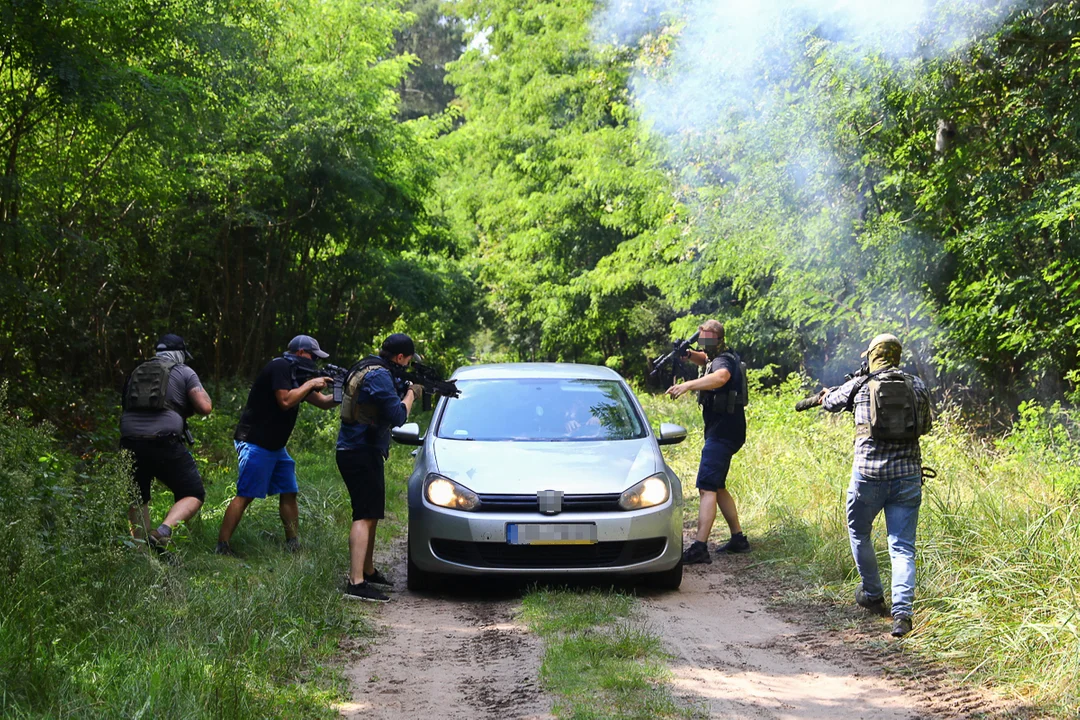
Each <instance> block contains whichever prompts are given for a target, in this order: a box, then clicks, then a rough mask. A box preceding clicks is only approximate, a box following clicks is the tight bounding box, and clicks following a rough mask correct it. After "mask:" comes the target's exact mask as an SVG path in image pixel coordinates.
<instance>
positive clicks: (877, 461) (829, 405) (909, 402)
mask: <svg viewBox="0 0 1080 720" xmlns="http://www.w3.org/2000/svg"><path fill="white" fill-rule="evenodd" d="M900 353H901V347H900V340H898V339H897V338H896V336H894V335H888V334H885V335H878V336H877V337H875V338H874V339H873V340H871V341H870V345H869V347H867V350H866V353H864V355H865V356H866V358H867V361H868V367H869V373H868V374H867V375H863V376H861V377H856V378H852V379H851V380H849V381H847V382H846V383H844V384H843V385H841V386H840V387H838V388H835V389H833V390H830V391H827V392H823V393H822V400H821V405H822V407H823V408H825V410H828V411H829V412H841V411H843V410H847V411H850V412H853V413H854V414H855V428H856V434H855V459H854V462H853V466H852V472H851V485H850V487H849V488H848V493H847V523H848V534H849V536H850V539H851V554H852V556H853V557H854V558H855V567H856V568H857V569H858V571H859V577H861V578H862V582H861V583H859V586H858V587H857V588H856V589H855V602H857V603H858V604H859V605H861V606H862V607H864V608H867V609H868V610H871V611H875V612H879V613H884V611H885V592H884V589H883V588H882V586H881V578H880V576H879V574H878V564H877V555H876V554H875V553H874V546H873V543H872V542H871V539H870V531H871V527H872V525H873V522H874V519H875V518H876V517H877V516H878V514H879V513H881V512H884V514H885V528H886V530H887V532H888V534H889V558H890V560H891V563H892V618H893V628H892V634H893V635H894V636H895V637H902V636H904V635H906V634H908V633H909V632H911V616H912V603H913V601H914V598H915V529H916V526H917V525H918V522H919V506H920V505H921V504H922V455H921V450H920V448H919V439H918V438H919V436H920V435H922V434H924V433H926V432H928V431H929V430H930V428H931V424H932V418H931V412H930V393H929V392H928V391H927V389H926V385H925V384H923V382H922V380H920V379H919V378H918V377H915V376H913V375H908V374H907V373H903V372H901V371H900V369H899V366H900ZM885 386H888V389H887V390H885V391H882V390H881V388H882V387H885ZM890 423H891V426H890V427H886V426H889V425H890ZM883 428H884V429H883ZM897 428H900V429H899V430H898V429H897Z"/></svg>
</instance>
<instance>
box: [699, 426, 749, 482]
mask: <svg viewBox="0 0 1080 720" xmlns="http://www.w3.org/2000/svg"><path fill="white" fill-rule="evenodd" d="M738 451H739V449H738V448H735V447H732V446H731V445H730V444H729V443H728V442H726V441H724V440H720V439H717V438H712V437H706V438H705V446H704V447H702V448H701V464H700V465H698V472H697V488H698V490H706V491H709V492H716V491H717V490H723V489H724V488H725V487H727V476H728V470H730V469H731V458H732V457H734V456H735V453H737V452H738Z"/></svg>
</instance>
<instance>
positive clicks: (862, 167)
mask: <svg viewBox="0 0 1080 720" xmlns="http://www.w3.org/2000/svg"><path fill="white" fill-rule="evenodd" d="M627 4H629V5H635V3H624V4H621V5H618V6H617V7H622V6H624V5H627ZM668 5H669V6H671V12H668V13H654V14H653V16H651V17H647V18H646V21H647V22H644V24H639V26H638V27H636V32H635V33H633V34H631V35H630V36H625V35H617V36H613V37H614V38H615V41H614V42H612V43H608V44H605V43H604V42H599V40H607V37H606V36H603V37H597V36H599V35H602V33H600V32H599V31H596V30H595V29H593V28H590V29H586V27H585V26H586V24H587V23H589V22H590V19H594V20H595V15H594V9H595V8H594V5H593V3H591V2H588V1H587V0H579V1H578V2H572V3H564V2H560V3H555V2H532V3H528V4H526V5H524V6H522V5H521V4H520V3H509V2H501V1H500V0H475V1H474V2H463V3H457V4H455V8H456V10H457V11H458V12H460V13H462V14H463V16H464V17H465V18H466V19H467V26H469V27H472V28H474V29H475V31H476V39H475V40H474V41H473V43H472V45H471V46H470V47H471V49H470V51H469V52H468V53H466V55H465V56H464V57H463V59H462V60H461V61H460V62H458V63H457V64H456V65H455V66H454V68H453V71H452V73H451V80H452V81H453V82H454V83H455V84H456V86H457V88H458V93H459V96H460V103H461V105H462V107H463V108H464V112H465V118H466V122H465V125H464V126H463V127H462V128H460V129H459V130H457V131H455V132H454V133H452V134H451V135H450V136H449V137H447V138H446V139H445V141H444V142H445V147H446V148H447V149H448V151H449V154H450V156H451V158H452V159H453V163H454V164H453V166H452V168H451V170H450V171H449V172H448V173H446V175H445V176H444V180H443V182H442V184H441V186H440V189H441V194H442V196H443V197H444V198H445V199H446V200H447V201H448V202H449V203H450V204H451V206H452V208H453V211H452V217H453V219H454V222H455V227H456V228H458V230H459V233H460V234H462V235H463V236H464V237H465V238H467V239H468V241H470V242H471V244H472V245H471V246H472V247H473V248H474V251H473V252H474V255H475V258H476V259H475V262H476V263H477V265H478V267H479V281H480V283H481V285H482V287H483V288H484V289H485V290H486V292H487V295H486V298H487V302H486V307H487V309H488V321H489V322H490V323H491V324H493V327H494V329H495V330H496V333H497V336H498V337H501V338H504V339H505V341H506V343H507V345H508V348H507V349H508V350H510V351H511V352H512V353H516V354H517V355H518V356H520V357H529V358H534V357H543V358H549V359H555V358H562V359H581V360H588V361H597V360H602V359H604V358H612V356H621V357H616V358H615V359H614V362H613V364H615V365H616V366H619V367H623V368H624V369H630V370H632V369H633V368H635V367H640V366H641V361H642V360H643V358H644V357H645V354H646V353H645V347H644V346H645V345H647V343H648V341H650V340H654V341H655V340H658V339H661V338H664V337H665V336H667V335H668V334H669V333H667V332H664V329H665V326H668V325H669V324H670V334H672V335H683V334H686V333H688V332H689V331H691V330H692V328H693V326H694V325H695V324H696V322H698V320H699V319H700V318H701V317H703V316H709V315H715V316H718V317H720V318H721V319H723V320H724V321H725V322H727V324H728V326H729V330H730V335H731V338H732V340H733V342H734V343H735V344H736V345H737V346H738V347H740V348H741V349H743V350H744V355H746V356H747V357H749V358H750V359H751V360H752V362H755V363H758V364H764V363H768V362H773V363H778V364H780V365H781V366H783V367H786V368H791V369H794V368H798V367H803V368H808V369H810V370H812V371H813V372H815V373H820V374H822V375H824V376H826V377H827V378H828V379H833V378H836V377H837V376H838V375H839V374H840V372H841V371H843V370H848V369H850V367H851V366H852V365H854V364H855V363H856V362H857V359H856V350H857V349H858V348H859V346H861V345H863V343H865V341H866V339H867V338H868V337H869V336H871V335H873V334H876V333H877V332H879V331H884V330H891V331H895V332H897V333H899V334H900V335H901V336H902V337H903V338H904V340H905V341H906V344H907V347H908V348H909V350H910V351H911V357H910V360H911V361H912V363H913V364H914V365H915V367H917V368H918V370H919V371H920V372H921V373H922V374H923V375H924V376H927V377H930V378H931V379H935V378H937V377H938V376H941V378H942V379H943V380H945V381H947V383H948V384H955V383H957V382H959V383H965V384H976V385H979V386H981V387H983V388H986V389H990V390H993V391H996V392H998V393H1000V392H1002V391H1005V392H1016V393H1021V394H1023V393H1030V392H1032V391H1039V392H1041V393H1044V394H1056V395H1060V394H1062V393H1067V392H1075V390H1076V380H1077V372H1078V370H1080V356H1078V354H1077V347H1078V344H1080V336H1078V332H1077V330H1078V327H1080V326H1078V324H1077V323H1078V321H1077V319H1076V318H1077V315H1078V311H1080V292H1078V291H1080V284H1078V283H1080V252H1078V250H1080V248H1078V246H1077V242H1078V240H1077V235H1076V232H1075V208H1076V198H1077V195H1076V191H1075V186H1076V175H1075V168H1074V165H1075V162H1076V160H1077V158H1078V157H1080V146H1078V142H1080V136H1078V130H1080V117H1077V115H1076V108H1077V107H1078V104H1077V102H1076V100H1077V91H1076V90H1075V88H1076V86H1077V85H1076V82H1075V74H1076V72H1077V68H1078V60H1080V46H1078V45H1077V44H1076V43H1075V42H1074V41H1073V40H1072V38H1073V36H1074V35H1075V34H1076V30H1077V25H1078V23H1080V9H1078V8H1077V7H1076V6H1075V5H1074V4H1072V3H1062V2H1033V3H1030V4H1020V5H1018V6H1016V7H1015V8H1014V9H1013V12H1012V13H1011V14H1010V15H1008V17H1007V18H1006V19H1005V21H1004V22H1002V23H998V22H990V21H992V20H994V19H995V18H994V17H993V16H990V15H989V14H987V18H988V19H987V18H983V20H984V21H985V22H982V24H979V25H978V26H977V27H978V28H979V29H980V30H981V32H980V34H977V36H976V37H975V38H974V41H973V42H971V43H961V44H958V45H957V46H956V47H952V48H950V49H949V51H948V52H945V51H940V52H931V51H930V50H924V51H923V52H922V53H921V54H919V53H917V54H915V55H911V56H901V57H897V56H894V55H890V54H888V53H884V52H874V51H872V50H867V49H866V48H864V47H862V46H858V47H854V48H853V47H852V45H851V43H848V42H845V41H844V40H843V39H837V38H834V37H832V36H831V35H830V28H828V27H824V26H815V25H814V24H812V21H813V20H814V18H805V22H806V23H807V24H806V25H805V26H799V25H798V23H799V22H800V21H802V20H804V18H801V16H799V15H798V13H791V16H792V18H794V19H788V18H785V21H786V22H790V23H792V24H794V26H793V28H791V29H790V30H789V33H790V35H791V36H792V37H795V38H796V40H797V42H795V43H790V42H789V43H785V42H781V41H780V40H775V41H773V40H772V38H771V37H768V38H766V40H765V41H763V42H764V43H765V46H764V48H763V49H761V50H760V52H761V53H762V58H764V61H762V62H761V63H760V64H757V65H753V66H752V67H750V68H749V69H748V70H746V69H744V70H746V75H745V77H741V78H739V80H740V82H742V83H743V85H740V86H739V87H738V88H737V90H738V92H736V91H733V90H732V89H731V84H732V80H731V78H730V77H726V76H725V72H728V71H729V70H730V68H729V67H728V66H727V65H726V64H725V63H723V62H712V61H711V60H710V61H709V62H711V63H712V64H709V63H706V62H705V61H704V60H701V59H700V58H697V57H690V58H688V57H687V54H688V53H690V54H691V55H693V53H707V52H710V49H709V48H708V47H707V46H706V45H705V43H702V42H701V39H700V37H699V35H700V31H699V30H698V29H697V28H694V27H688V23H691V22H696V21H698V20H699V19H700V18H697V17H695V16H694V12H695V11H696V8H698V7H699V6H697V5H694V4H680V3H674V2H673V3H668ZM659 6H661V7H663V6H664V3H660V4H659ZM613 7H616V6H613ZM645 10H648V8H646V9H645ZM645 10H643V12H645ZM971 12H972V13H977V12H978V10H977V9H974V10H972V11H971ZM948 30H949V28H930V29H929V30H927V33H929V34H931V35H933V33H937V34H939V35H943V34H947V31H948ZM590 41H592V42H590ZM695 42H698V43H699V44H698V45H695V44H694V43H695ZM925 42H926V44H927V45H928V46H929V45H930V44H931V40H926V41H925ZM769 43H772V44H769ZM687 48H688V49H687ZM710 57H711V56H710ZM706 59H708V58H706ZM688 65H689V66H693V67H691V68H690V69H688V68H687V67H686V66H688ZM691 70H693V71H694V72H696V74H695V75H693V77H692V78H690V80H688V79H687V77H688V75H687V74H688V73H689V72H690V71H691ZM688 83H689V84H691V85H692V86H693V88H694V89H695V93H694V95H693V97H692V98H691V99H689V100H685V99H681V98H680V97H678V96H679V94H680V93H685V92H686V88H685V85H686V84H688ZM630 86H633V87H634V88H636V90H637V91H636V92H633V93H632V92H630V91H629V90H628V87H630ZM642 88H649V89H651V93H652V96H653V97H651V98H650V97H648V96H647V95H646V93H645V92H644V91H643V90H642ZM681 100H685V101H683V102H681ZM650 103H651V104H650ZM642 112H644V113H645V114H646V117H647V123H643V122H642V121H641V120H640V119H639V118H640V114H641V113H642ZM673 318H678V320H677V321H676V322H674V323H671V320H672V319H673Z"/></svg>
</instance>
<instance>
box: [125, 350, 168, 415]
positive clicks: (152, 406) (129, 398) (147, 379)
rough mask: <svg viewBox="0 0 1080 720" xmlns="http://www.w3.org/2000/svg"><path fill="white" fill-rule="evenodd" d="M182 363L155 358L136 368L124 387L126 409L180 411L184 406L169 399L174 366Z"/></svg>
mask: <svg viewBox="0 0 1080 720" xmlns="http://www.w3.org/2000/svg"><path fill="white" fill-rule="evenodd" d="M180 364H181V363H176V362H173V361H171V360H165V359H163V358H153V359H151V360H147V361H146V362H144V363H142V364H141V365H139V366H138V367H137V368H135V369H134V370H133V371H132V372H131V377H129V378H128V381H127V386H126V387H125V388H124V403H123V407H124V410H135V411H142V412H155V411H160V410H174V411H176V412H178V413H180V412H181V411H182V408H179V407H176V405H175V403H173V402H171V401H170V400H169V377H170V375H171V374H172V370H173V368H174V367H176V366H177V365H180Z"/></svg>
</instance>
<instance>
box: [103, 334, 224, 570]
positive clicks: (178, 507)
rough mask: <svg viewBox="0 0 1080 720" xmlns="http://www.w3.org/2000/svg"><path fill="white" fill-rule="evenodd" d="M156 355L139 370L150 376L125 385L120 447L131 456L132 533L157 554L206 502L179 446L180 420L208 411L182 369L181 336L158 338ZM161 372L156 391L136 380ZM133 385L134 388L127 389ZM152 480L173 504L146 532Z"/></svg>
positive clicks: (193, 378)
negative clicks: (134, 493)
mask: <svg viewBox="0 0 1080 720" xmlns="http://www.w3.org/2000/svg"><path fill="white" fill-rule="evenodd" d="M156 350H157V354H156V356H155V358H154V359H153V360H151V361H149V362H148V363H144V365H142V366H140V368H144V367H145V368H149V371H148V372H144V373H140V370H139V369H137V370H136V372H135V373H132V376H131V377H130V378H128V381H127V383H126V384H125V385H124V413H123V415H121V416H120V446H121V447H122V448H124V449H126V450H130V451H131V452H132V454H133V455H134V456H135V476H134V478H133V480H134V483H135V485H136V486H137V488H138V492H139V498H140V501H141V502H136V503H133V504H132V505H131V507H130V508H128V519H129V520H130V521H131V524H132V534H133V535H134V536H135V537H136V538H138V539H144V540H146V541H147V542H149V543H150V545H151V546H153V547H154V548H155V549H157V550H159V551H161V550H164V548H165V546H166V545H168V543H169V539H170V538H171V537H172V531H173V528H175V527H176V526H177V525H179V524H180V523H181V522H183V521H185V520H187V519H189V518H191V517H192V516H193V515H194V514H195V513H196V512H198V510H199V508H200V507H202V504H203V499H204V498H205V497H206V493H205V492H204V490H203V484H202V478H201V477H200V476H199V470H198V468H197V467H196V466H195V460H194V458H192V457H191V453H189V452H188V450H187V448H186V447H184V444H183V440H184V420H185V419H186V418H188V417H190V416H191V415H193V414H195V413H198V414H199V415H209V414H210V411H211V410H212V409H213V406H212V404H211V402H210V396H209V395H207V394H206V391H205V390H203V387H202V383H201V382H200V381H199V376H198V375H196V374H195V371H194V370H192V369H191V368H190V367H188V366H187V365H185V364H184V361H185V360H186V359H188V358H190V355H188V352H187V348H186V346H185V345H184V339H183V338H182V337H180V336H179V335H172V334H169V335H163V336H162V337H161V340H159V341H158V344H157V347H156ZM155 364H156V365H155ZM165 373H167V379H166V381H165V383H164V385H163V386H162V387H161V388H158V387H157V385H156V384H155V383H154V382H153V381H151V382H149V383H147V382H146V381H144V380H136V376H137V375H140V376H141V377H155V376H157V377H159V378H160V377H161V376H163V375H164V374H165ZM156 374H159V375H156ZM133 383H136V384H138V387H132V384H133ZM162 389H163V390H164V407H154V406H155V405H161V403H160V402H157V401H156V400H155V399H154V398H153V397H151V396H157V397H160V395H159V394H158V391H159V390H162ZM140 394H141V395H140ZM140 398H141V400H140ZM146 406H149V407H146ZM154 478H157V479H158V480H160V481H161V482H162V483H163V484H164V485H165V486H166V487H168V488H169V489H170V490H172V492H173V500H174V504H173V506H172V507H171V508H170V509H169V512H168V513H167V514H166V515H165V519H164V521H162V523H161V525H159V526H158V527H157V528H156V529H154V530H149V532H147V531H148V529H149V528H150V485H151V484H152V483H153V480H154Z"/></svg>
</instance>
